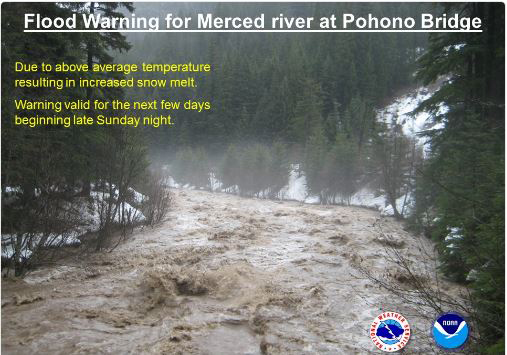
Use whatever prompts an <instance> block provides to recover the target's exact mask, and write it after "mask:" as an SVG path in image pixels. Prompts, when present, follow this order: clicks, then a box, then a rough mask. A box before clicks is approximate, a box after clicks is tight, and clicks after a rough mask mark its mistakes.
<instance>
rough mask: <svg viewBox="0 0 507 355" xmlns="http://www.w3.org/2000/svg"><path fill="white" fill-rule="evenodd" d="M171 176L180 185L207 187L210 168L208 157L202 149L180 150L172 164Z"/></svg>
mask: <svg viewBox="0 0 507 355" xmlns="http://www.w3.org/2000/svg"><path fill="white" fill-rule="evenodd" d="M172 166H173V170H172V175H173V177H174V179H175V180H176V181H177V182H178V183H180V184H190V185H192V186H195V187H200V188H206V187H209V174H210V166H209V160H208V155H207V154H206V151H205V150H204V149H203V148H191V147H188V148H185V149H182V150H180V151H179V152H178V153H177V154H176V157H175V158H174V160H173V162H172Z"/></svg>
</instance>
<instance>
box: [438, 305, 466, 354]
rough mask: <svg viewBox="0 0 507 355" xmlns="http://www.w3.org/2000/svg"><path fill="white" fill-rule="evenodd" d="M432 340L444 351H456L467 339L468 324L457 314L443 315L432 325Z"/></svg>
mask: <svg viewBox="0 0 507 355" xmlns="http://www.w3.org/2000/svg"><path fill="white" fill-rule="evenodd" d="M433 338H434V339H435V341H436V343H437V344H438V345H439V346H441V347H442V348H444V349H456V348H459V347H460V346H462V345H463V344H465V342H466V341H467V339H468V324H467V322H466V320H465V319H464V318H463V317H462V316H460V315H459V314H457V313H452V312H449V313H444V314H442V315H441V316H440V317H438V319H437V320H436V321H435V324H433Z"/></svg>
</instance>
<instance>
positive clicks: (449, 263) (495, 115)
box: [417, 3, 505, 353]
mask: <svg viewBox="0 0 507 355" xmlns="http://www.w3.org/2000/svg"><path fill="white" fill-rule="evenodd" d="M452 7H453V8H452V10H454V11H458V12H460V13H461V14H462V16H470V17H475V16H478V17H481V18H482V19H483V24H484V28H483V32H482V33H477V34H472V35H468V34H467V35H465V34H458V33H456V34H438V35H432V36H431V37H430V47H429V50H428V51H427V52H426V53H425V54H424V55H423V56H422V57H421V59H420V66H421V68H420V71H419V72H418V76H419V78H420V79H422V80H424V82H425V83H430V82H433V81H435V80H437V79H439V78H441V77H442V76H445V77H446V78H447V79H445V80H444V83H443V84H442V86H441V87H440V89H439V90H438V91H437V92H436V93H435V94H434V95H433V96H432V97H431V98H430V99H429V100H427V101H426V102H424V103H423V104H422V105H421V106H420V108H419V109H420V110H422V109H425V110H428V111H430V112H431V113H432V117H433V119H434V121H435V122H439V123H442V124H443V125H442V126H443V127H442V128H441V129H439V130H434V131H432V132H430V133H429V134H428V137H429V139H430V143H431V148H432V155H431V157H430V159H429V160H428V161H427V162H426V163H425V166H424V169H423V170H422V171H421V176H420V177H419V178H418V184H419V185H420V186H421V187H418V193H417V212H418V213H419V214H420V216H419V221H422V222H424V221H425V222H427V226H428V225H431V224H433V225H432V226H431V227H432V235H433V237H434V238H435V240H436V241H437V242H438V243H439V250H440V252H441V259H442V262H443V267H442V269H443V271H444V272H445V273H446V274H447V275H449V276H451V277H453V278H454V279H455V280H458V281H461V282H465V281H467V282H469V283H470V287H471V289H472V291H473V292H472V301H473V306H474V312H475V319H474V320H475V322H476V323H477V324H478V326H479V329H478V331H479V333H480V336H481V337H480V343H481V344H482V346H481V347H482V348H484V349H489V351H491V352H493V353H494V352H495V351H498V349H499V346H500V345H501V344H503V341H504V340H503V339H504V312H505V304H504V302H505V298H504V297H505V296H504V295H505V294H504V290H505V284H504V277H505V262H504V248H505V241H504V240H505V235H504V224H505V221H504V218H505V214H504V213H505V211H504V193H505V190H504V169H505V161H504V158H505V157H504V139H505V137H504V130H505V106H504V93H505V88H504V82H503V80H498V78H503V77H504V75H505V74H504V71H505V67H504V60H505V57H504V41H505V33H504V17H503V14H504V7H503V5H502V4H491V3H490V4H486V3H481V4H472V3H468V4H458V5H452ZM493 19H494V20H493ZM442 104H444V105H446V106H447V108H448V109H447V110H441V105H442ZM435 217H437V218H436V219H435ZM431 221H434V222H433V223H428V222H431ZM426 228H427V227H426ZM452 228H454V230H458V231H459V236H460V237H459V238H456V237H454V238H453V236H452V233H451V234H449V232H450V231H451V230H452ZM446 237H447V240H446ZM486 352H487V351H486Z"/></svg>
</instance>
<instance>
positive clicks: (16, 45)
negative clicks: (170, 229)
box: [2, 3, 505, 353]
mask: <svg viewBox="0 0 507 355" xmlns="http://www.w3.org/2000/svg"><path fill="white" fill-rule="evenodd" d="M91 4H92V5H91V6H90V4H89V3H86V4H79V3H72V4H52V3H36V4H34V3H24V4H3V12H4V13H3V21H2V34H3V36H2V57H3V61H2V76H3V80H2V92H3V94H2V107H3V110H2V128H3V129H2V247H3V248H5V247H6V246H8V248H10V249H9V250H12V253H10V254H9V255H8V259H9V260H8V262H9V264H7V265H10V266H11V267H13V268H14V269H15V271H16V273H17V274H19V275H21V274H22V273H24V272H25V271H26V270H27V269H30V268H31V267H33V266H35V265H37V264H39V263H41V262H44V261H45V260H46V259H47V258H48V253H52V252H53V251H54V249H53V248H48V246H54V244H55V243H61V244H65V243H64V239H72V238H73V236H74V235H75V234H76V230H79V234H83V233H84V232H86V233H90V234H92V237H91V239H90V240H92V241H93V242H90V243H91V244H93V248H94V249H95V250H97V251H100V250H102V249H104V248H106V246H107V245H108V243H107V241H108V239H109V236H110V235H112V234H113V232H117V231H121V232H122V234H125V233H127V230H131V229H132V228H133V227H134V226H136V225H138V224H141V223H144V224H153V223H155V222H156V221H159V220H160V219H162V218H163V215H164V211H165V208H166V207H165V206H166V203H167V201H168V199H169V196H168V195H167V192H166V190H165V188H164V181H165V180H164V179H165V178H166V177H167V176H162V175H160V174H161V173H160V172H158V168H160V167H165V168H166V170H165V174H170V175H171V178H174V179H175V180H176V181H177V182H178V183H180V184H181V185H185V184H189V185H191V186H194V187H198V188H208V189H211V190H213V185H214V181H215V180H217V181H219V182H220V187H221V189H222V190H224V191H228V192H234V193H238V194H241V195H244V196H257V197H269V198H277V197H278V196H279V192H280V190H281V189H282V188H283V187H284V186H286V185H287V183H288V179H289V175H290V174H291V172H297V173H298V174H304V176H305V178H306V187H307V190H308V191H309V193H311V194H313V195H316V196H318V201H319V202H320V203H322V204H328V203H341V204H348V203H350V199H351V196H353V195H354V193H356V192H357V191H358V190H360V189H361V188H363V187H366V186H367V187H369V188H371V189H373V190H374V191H375V192H376V193H377V194H379V195H384V196H385V198H386V201H387V202H386V203H388V204H390V205H391V206H392V209H393V215H394V216H395V217H399V218H401V217H404V218H405V219H406V223H407V224H408V225H409V227H410V228H412V229H413V230H415V231H417V232H420V233H423V234H425V235H426V236H427V237H428V238H431V239H432V240H434V241H435V243H436V246H437V249H438V251H439V255H440V266H441V271H442V273H443V274H444V275H445V277H446V278H449V279H452V280H453V281H455V282H459V283H461V284H463V285H466V286H467V287H469V289H470V290H471V293H470V299H471V302H472V305H473V312H472V313H471V315H470V316H471V318H473V321H474V322H475V323H476V324H477V332H478V333H479V334H480V338H479V340H480V342H479V344H478V346H477V351H480V352H484V353H500V352H502V351H503V347H504V345H503V344H504V319H505V318H504V313H505V304H504V296H505V294H504V289H505V283H504V276H505V263H504V248H505V246H504V222H505V221H504V212H505V211H504V168H505V163H504V148H505V147H504V139H505V137H504V131H505V126H504V125H505V107H504V96H505V85H504V81H503V78H504V61H505V57H504V41H505V34H504V7H503V4H499V3H496V4H491V3H490V4H486V3H480V4H479V3H466V4H461V3H455V4H452V5H446V6H436V5H434V4H429V3H421V4H418V3H372V4H369V3H354V4H349V3H338V4H332V3H317V4H312V3H306V4H302V3H301V4H263V5H259V4H212V3H208V4H183V3H178V4H141V3H139V4H136V5H135V8H134V5H133V4H130V3H91ZM197 10H199V11H209V12H213V13H215V14H217V15H223V16H225V15H246V14H251V13H257V12H260V10H262V12H264V13H266V16H270V15H277V14H279V13H284V14H285V15H287V16H289V15H292V16H296V15H304V16H307V15H314V16H315V17H318V16H319V15H326V14H330V13H341V12H344V11H348V12H352V13H356V14H358V15H361V14H366V13H374V14H376V15H378V16H382V15H386V14H388V15H389V16H401V17H404V16H417V14H420V13H421V12H423V11H425V12H434V13H441V12H449V13H460V14H461V15H462V16H471V17H475V16H478V17H480V18H481V19H482V21H483V24H484V27H483V32H482V33H434V34H431V35H428V34H424V33H340V34H310V33H301V34H287V33H285V34H277V33H268V34H258V33H255V34H235V33H231V34H224V33H193V34H181V33H179V34H175V33H156V34H128V35H123V34H120V33H59V34H44V33H41V34H32V35H30V36H26V35H24V34H23V33H22V27H23V22H22V21H23V19H22V17H21V16H17V14H19V13H25V12H37V13H42V14H45V15H48V16H56V15H59V16H66V15H68V14H70V13H76V12H77V13H80V12H93V11H97V12H101V13H103V14H104V16H121V14H127V13H129V12H133V11H135V13H136V14H137V15H144V16H154V15H158V14H159V13H165V12H173V13H178V14H181V15H186V14H193V13H195V12H197ZM18 60H23V61H25V62H46V63H57V62H61V61H66V62H80V63H89V64H91V63H110V62H113V61H116V62H119V63H142V62H146V63H184V62H188V61H192V62H193V63H210V64H211V66H212V72H211V73H209V74H202V76H201V77H199V78H198V83H199V85H198V87H197V88H195V89H178V90H171V89H169V88H168V89H156V90H151V91H150V90H130V89H129V90H125V92H121V91H112V90H103V91H101V90H80V89H75V90H65V91H50V90H46V91H41V90H37V89H26V88H25V89H15V90H14V89H13V88H12V81H13V79H14V75H15V73H14V72H13V69H12V68H13V65H14V64H13V63H14V62H16V61H18ZM25 75H30V74H25ZM33 75H38V74H37V73H34V74H33ZM52 75H53V76H55V77H57V76H58V75H62V74H59V73H53V74H52ZM65 75H68V74H65ZM94 75H100V74H94ZM154 75H155V74H154ZM146 77H147V78H149V77H150V75H146ZM419 86H425V87H426V88H430V89H428V90H429V92H430V93H431V95H429V98H427V99H426V100H424V101H423V102H422V103H421V104H420V105H419V107H418V108H417V109H416V110H415V111H414V112H413V114H414V115H416V114H417V113H418V112H423V111H424V112H427V113H429V115H430V119H429V120H428V122H427V125H426V128H427V129H425V130H422V131H420V132H417V133H418V134H417V135H416V136H410V135H407V134H406V132H404V130H403V127H402V123H400V122H398V121H397V120H382V119H379V110H380V109H382V108H383V107H385V106H386V104H388V103H389V102H391V101H392V100H393V99H395V98H396V97H398V96H400V95H401V94H403V93H406V92H408V91H410V90H412V89H414V88H417V87H419ZM122 95H123V96H124V97H129V98H132V99H139V100H141V99H146V98H150V99H159V100H162V99H164V98H171V99H174V100H182V101H184V100H188V99H195V100H205V101H209V102H211V105H212V107H211V109H210V110H209V111H204V112H195V111H185V112H183V111H180V112H177V113H175V114H174V120H173V122H174V125H172V126H170V127H161V128H144V129H132V128H125V127H110V128H98V127H85V128H79V127H71V128H63V127H38V128H27V127H26V128H24V127H23V128H22V127H16V126H14V125H13V123H12V117H13V115H14V111H15V107H14V104H13V100H14V98H25V97H27V98H28V97H34V96H35V97H37V98H38V99H44V98H52V99H55V98H58V99H60V100H65V99H71V98H74V99H75V98H83V99H92V98H105V99H107V98H118V97H122ZM41 113H44V112H41ZM85 113H88V114H93V112H91V111H88V112H85ZM421 137H423V138H425V139H426V140H425V142H426V143H425V144H424V145H421V144H420V140H419V138H421ZM137 191H139V192H140V193H142V194H144V195H146V196H148V197H149V199H145V200H142V201H138V199H137V198H136V196H137ZM400 198H404V200H407V199H410V200H411V201H410V203H411V206H412V208H411V209H410V211H408V213H407V212H405V211H401V210H399V208H398V206H399V203H398V202H397V201H399V199H400ZM93 211H95V212H93ZM141 211H142V214H143V217H144V216H145V218H144V219H143V220H142V221H141V220H139V218H137V219H136V213H139V212H141ZM94 213H96V214H97V215H98V216H99V218H98V225H97V226H95V228H94V229H93V233H91V232H89V231H90V228H89V227H90V226H89V223H88V221H87V219H86V216H89V215H90V214H94ZM28 249H29V250H30V252H29V253H27V250H28ZM3 255H4V254H3Z"/></svg>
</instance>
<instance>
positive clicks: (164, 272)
mask: <svg viewBox="0 0 507 355" xmlns="http://www.w3.org/2000/svg"><path fill="white" fill-rule="evenodd" d="M379 225H380V226H381V228H382V230H383V232H384V233H387V234H389V235H391V236H392V237H393V238H394V239H395V240H397V241H399V245H397V248H398V250H399V251H400V253H402V254H403V255H404V256H405V257H406V258H408V259H409V260H411V261H412V262H413V263H414V265H417V268H419V269H421V270H422V269H424V270H425V272H427V273H429V274H431V273H434V271H435V265H436V262H435V260H434V259H433V258H430V257H428V255H427V253H422V252H421V248H423V249H425V250H430V251H431V250H432V245H431V243H430V242H429V241H428V240H427V239H426V238H424V237H417V236H414V235H412V234H410V233H409V232H406V231H405V230H404V229H403V225H402V224H401V223H400V222H398V221H395V220H394V219H392V218H382V217H380V215H379V213H378V212H376V211H372V210H367V209H363V208H357V207H343V206H317V205H305V204H301V203H298V202H281V201H270V200H261V199H248V198H241V197H237V196H232V195H227V194H221V193H209V192H204V191H194V190H174V202H173V207H172V210H171V213H170V214H169V216H168V217H167V220H166V221H165V222H164V223H162V224H160V225H158V226H156V227H155V228H153V229H152V228H144V229H142V230H138V231H136V232H135V233H134V234H133V235H132V236H131V237H130V238H129V240H128V241H127V242H125V243H123V244H121V245H120V246H119V247H118V248H116V249H115V250H114V251H113V252H111V253H100V254H93V255H91V256H89V257H86V258H85V257H83V258H78V259H72V260H70V261H68V262H66V263H63V264H62V263H60V264H59V265H55V266H52V267H47V268H42V269H38V270H35V271H34V272H32V273H30V274H29V275H28V276H26V277H25V278H24V279H22V280H15V279H4V280H3V281H2V353H3V354H252V355H253V354H366V353H381V352H380V351H379V350H376V348H375V347H374V345H373V343H372V342H371V340H370V337H369V327H370V325H371V322H372V321H373V319H374V318H375V317H376V316H377V315H378V314H379V313H381V312H382V311H395V312H399V313H402V314H403V315H404V316H405V317H406V318H407V320H408V322H409V323H410V325H411V328H412V335H411V338H410V341H409V343H408V345H407V346H406V347H405V349H404V353H407V354H410V353H434V352H436V351H437V350H436V349H435V347H434V345H433V341H432V339H431V338H430V337H429V334H430V329H431V326H432V322H431V320H429V319H426V318H424V317H421V316H420V312H418V311H417V310H416V309H414V308H413V306H410V305H407V304H404V303H403V302H402V301H401V300H399V299H397V298H396V297H394V296H393V295H392V294H390V293H389V292H388V291H386V290H385V289H383V288H380V287H379V286H377V285H375V284H374V283H372V282H371V281H370V280H369V279H368V278H366V277H365V276H364V274H363V273H361V272H359V270H358V268H357V266H358V265H362V266H363V267H365V268H367V269H368V270H370V271H372V272H374V273H378V274H379V275H384V276H386V275H388V276H387V277H389V275H394V273H392V272H391V271H392V270H393V267H394V266H393V265H392V264H391V263H390V262H389V261H388V260H387V259H386V250H385V249H384V246H383V241H382V238H380V237H379V229H378V226H379ZM393 277H395V276H393ZM400 282H401V281H400ZM442 287H443V289H444V291H445V292H448V293H449V294H453V293H454V294H457V292H458V288H457V286H455V285H452V284H449V283H442Z"/></svg>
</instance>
